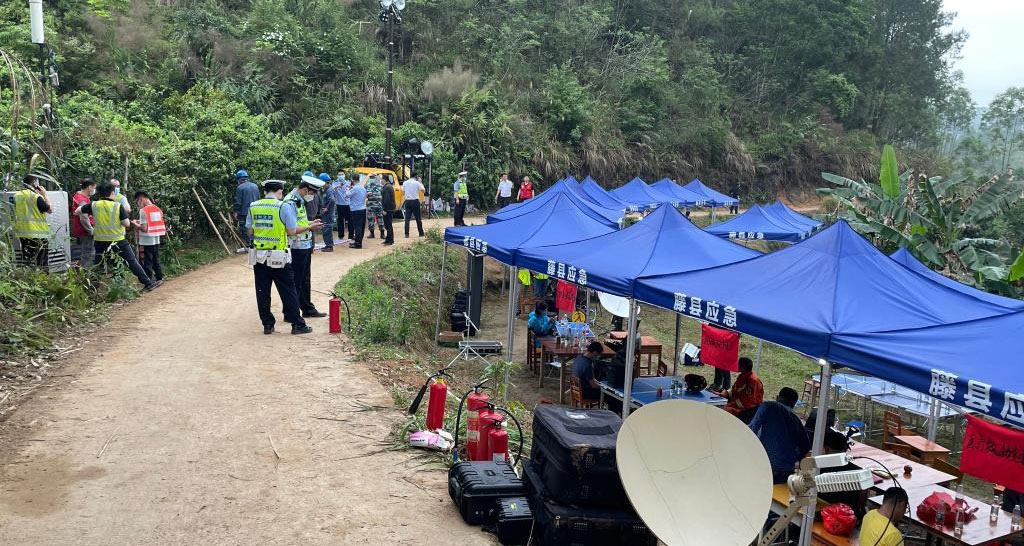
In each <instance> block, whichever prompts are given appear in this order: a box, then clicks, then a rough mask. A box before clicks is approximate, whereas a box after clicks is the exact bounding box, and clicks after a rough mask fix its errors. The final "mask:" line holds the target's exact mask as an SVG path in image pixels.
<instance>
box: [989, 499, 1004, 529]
mask: <svg viewBox="0 0 1024 546" xmlns="http://www.w3.org/2000/svg"><path fill="white" fill-rule="evenodd" d="M1001 504H1002V501H1001V500H1000V499H999V495H992V506H991V507H990V508H989V511H988V523H989V525H995V524H996V523H998V522H999V510H1000V505H1001Z"/></svg>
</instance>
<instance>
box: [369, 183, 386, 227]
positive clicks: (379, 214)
mask: <svg viewBox="0 0 1024 546" xmlns="http://www.w3.org/2000/svg"><path fill="white" fill-rule="evenodd" d="M383 191H384V184H382V183H381V181H380V175H377V174H375V175H373V176H371V177H370V179H369V180H367V182H366V223H367V225H368V226H369V228H370V235H369V236H367V239H373V238H374V236H373V226H377V227H378V228H379V229H380V238H381V239H383V238H384V203H383V201H381V195H382V194H381V192H383Z"/></svg>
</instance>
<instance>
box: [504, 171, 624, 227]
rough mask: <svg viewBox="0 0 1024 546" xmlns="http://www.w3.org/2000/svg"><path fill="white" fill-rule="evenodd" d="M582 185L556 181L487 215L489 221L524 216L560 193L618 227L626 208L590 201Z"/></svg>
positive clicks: (590, 213)
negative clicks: (532, 195)
mask: <svg viewBox="0 0 1024 546" xmlns="http://www.w3.org/2000/svg"><path fill="white" fill-rule="evenodd" d="M580 193H581V190H580V187H579V185H578V184H577V183H575V182H573V183H569V182H566V181H565V180H560V181H558V182H555V183H554V184H553V185H552V186H551V187H550V188H548V189H546V190H544V191H542V192H540V193H539V194H537V195H536V196H535V197H534V198H532V199H527V200H526V201H523V202H522V203H515V204H513V205H508V206H507V207H503V208H502V209H501V210H499V211H497V212H495V213H493V214H490V215H488V216H487V223H488V224H493V223H497V222H503V221H506V220H510V219H512V218H516V217H519V216H523V215H524V214H533V212H534V211H536V210H538V209H540V208H541V207H543V206H544V205H546V204H547V202H548V201H550V200H551V199H554V198H555V197H556V196H558V195H562V194H565V195H568V196H569V198H571V199H572V200H573V201H575V202H576V203H577V204H578V205H579V206H580V208H581V209H583V210H584V211H586V213H587V214H589V215H590V216H592V217H594V218H595V219H598V220H600V221H601V222H603V223H605V224H607V225H608V226H612V227H618V226H619V225H620V223H621V221H622V218H623V216H624V210H623V209H619V210H614V209H609V208H605V207H602V206H599V205H597V204H595V203H594V202H592V201H588V200H586V199H584V198H583V197H580Z"/></svg>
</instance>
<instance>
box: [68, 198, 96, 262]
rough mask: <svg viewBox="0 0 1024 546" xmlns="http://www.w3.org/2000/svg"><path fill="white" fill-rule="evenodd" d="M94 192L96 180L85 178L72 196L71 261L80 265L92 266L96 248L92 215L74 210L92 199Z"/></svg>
mask: <svg viewBox="0 0 1024 546" xmlns="http://www.w3.org/2000/svg"><path fill="white" fill-rule="evenodd" d="M94 193H96V182H94V181H93V180H92V179H91V178H85V179H83V180H82V186H81V189H80V190H78V191H76V192H75V194H74V195H73V196H72V197H71V203H72V205H71V261H77V262H78V266H79V267H92V264H93V261H94V258H95V256H96V248H95V246H94V243H93V239H92V216H90V215H88V214H81V215H79V214H75V212H74V211H76V210H78V209H79V208H81V206H82V205H86V204H88V203H89V202H90V201H92V194H94Z"/></svg>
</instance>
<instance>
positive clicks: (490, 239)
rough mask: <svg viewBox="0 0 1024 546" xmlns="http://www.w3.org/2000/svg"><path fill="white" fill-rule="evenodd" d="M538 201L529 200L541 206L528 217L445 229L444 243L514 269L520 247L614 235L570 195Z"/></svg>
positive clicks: (562, 194) (557, 193) (556, 193)
mask: <svg viewBox="0 0 1024 546" xmlns="http://www.w3.org/2000/svg"><path fill="white" fill-rule="evenodd" d="M551 189H554V188H551ZM551 189H549V190H547V191H545V192H544V193H543V194H541V195H544V194H548V192H551ZM540 198H541V196H537V197H535V198H534V199H531V201H538V202H539V203H540V204H539V206H536V207H534V208H533V210H532V212H530V213H528V214H521V215H518V216H514V217H512V218H509V219H507V220H504V221H502V222H495V223H489V224H485V225H482V226H465V227H450V228H446V229H445V230H444V240H445V242H448V243H452V244H456V245H460V246H463V247H466V248H467V249H469V250H471V251H473V252H476V253H478V254H486V255H488V256H490V257H492V258H494V259H495V260H498V261H500V262H503V263H506V264H510V265H515V262H514V260H515V254H516V252H517V251H518V250H519V249H520V248H522V247H523V246H527V245H532V246H539V245H558V244H564V243H569V242H572V241H578V240H580V239H588V238H590V237H596V236H598V235H604V234H605V233H610V232H612V231H615V228H614V227H611V226H609V225H608V223H607V222H604V221H601V220H600V219H598V218H596V217H595V215H594V213H593V211H591V210H589V207H588V206H587V205H585V204H583V202H582V201H580V199H579V198H577V197H575V196H574V195H572V194H571V193H569V192H553V193H550V194H549V197H548V198H547V199H546V200H544V201H541V200H540ZM521 208H525V206H524V207H521Z"/></svg>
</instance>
